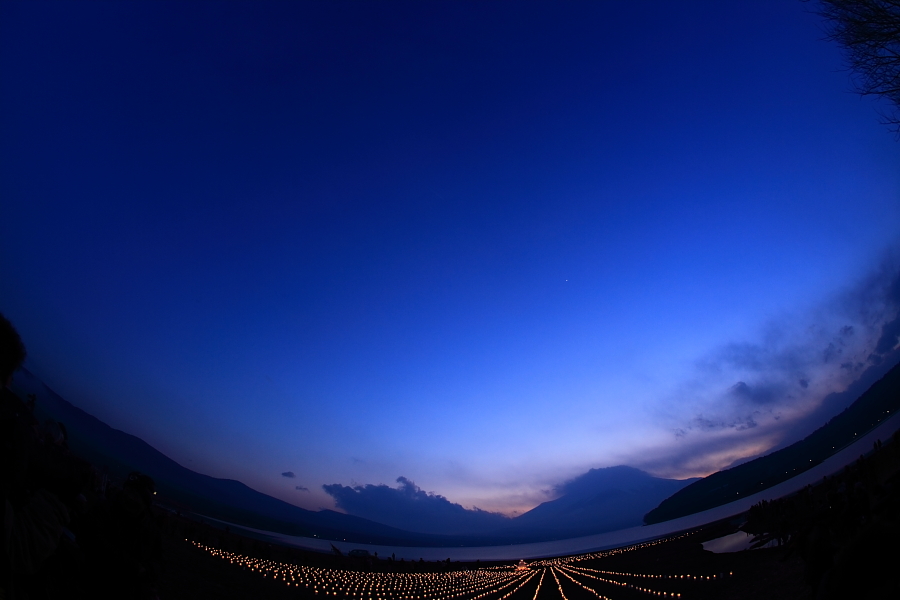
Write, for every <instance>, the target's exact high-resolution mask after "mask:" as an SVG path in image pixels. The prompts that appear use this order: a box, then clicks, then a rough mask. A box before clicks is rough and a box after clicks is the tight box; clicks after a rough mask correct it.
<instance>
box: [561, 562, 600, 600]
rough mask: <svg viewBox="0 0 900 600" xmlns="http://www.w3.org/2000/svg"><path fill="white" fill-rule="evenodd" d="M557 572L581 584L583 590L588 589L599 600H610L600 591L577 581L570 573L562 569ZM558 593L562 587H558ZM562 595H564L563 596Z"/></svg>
mask: <svg viewBox="0 0 900 600" xmlns="http://www.w3.org/2000/svg"><path fill="white" fill-rule="evenodd" d="M551 568H552V567H551ZM559 572H560V573H562V574H563V575H564V576H565V577H567V578H568V579H569V580H570V581H572V582H573V583H575V584H576V585H579V586H581V587H582V588H584V589H585V590H587V591H589V592H590V593H592V594H594V595H595V596H597V598H599V599H600V600H610V599H609V598H607V597H606V596H604V595H603V594H601V593H600V592H598V591H597V590H595V589H594V588H591V587H588V586H586V585H584V584H583V583H581V582H580V581H578V580H577V579H575V578H574V577H572V576H571V575H569V574H568V573H566V572H565V571H564V570H562V569H560V570H559ZM560 593H562V588H560ZM563 597H565V596H563Z"/></svg>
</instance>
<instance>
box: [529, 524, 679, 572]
mask: <svg viewBox="0 0 900 600" xmlns="http://www.w3.org/2000/svg"><path fill="white" fill-rule="evenodd" d="M693 534H694V532H687V533H682V534H681V535H677V536H672V537H667V538H660V539H658V540H653V541H652V542H643V543H641V544H633V545H631V546H624V547H622V548H615V549H613V550H603V551H601V552H591V553H590V554H577V555H575V556H561V557H558V558H548V559H544V560H541V561H538V562H535V563H532V564H534V565H537V566H541V567H553V566H559V565H568V564H570V563H573V562H581V561H583V560H597V559H599V558H607V557H610V556H616V555H618V554H625V553H627V552H634V551H635V550H643V549H644V548H652V547H653V546H658V545H660V544H665V543H667V542H672V541H675V540H680V539H681V538H685V537H688V536H689V535H693Z"/></svg>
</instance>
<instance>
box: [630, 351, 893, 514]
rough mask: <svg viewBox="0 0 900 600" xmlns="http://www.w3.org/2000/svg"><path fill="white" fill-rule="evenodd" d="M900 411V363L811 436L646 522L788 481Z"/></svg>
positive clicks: (679, 499) (696, 488)
mask: <svg viewBox="0 0 900 600" xmlns="http://www.w3.org/2000/svg"><path fill="white" fill-rule="evenodd" d="M898 410H900V364H898V365H896V366H894V368H893V369H891V370H890V371H888V373H887V374H886V375H885V376H884V377H882V378H881V379H879V380H878V381H877V382H875V383H874V384H873V385H872V386H871V387H870V388H869V389H868V390H867V391H866V392H864V393H863V394H862V395H861V396H860V397H859V398H858V399H857V400H856V401H855V402H853V404H851V405H850V406H848V407H847V408H846V409H844V411H843V412H841V413H840V414H839V415H837V416H835V417H834V418H833V419H831V420H830V421H828V423H826V424H825V425H824V426H822V427H820V428H819V429H817V430H816V431H814V432H813V433H811V434H810V435H808V436H807V437H806V438H804V439H802V440H800V441H799V442H796V443H795V444H791V445H790V446H788V447H786V448H782V449H781V450H778V451H777V452H773V453H771V454H767V455H766V456H762V457H760V458H757V459H755V460H752V461H750V462H747V463H744V464H742V465H738V466H737V467H733V468H731V469H726V470H724V471H719V472H717V473H713V474H712V475H709V476H708V477H704V478H703V479H701V480H699V481H696V482H694V483H692V484H691V485H689V486H687V487H685V488H684V489H682V490H680V491H678V492H677V493H675V494H674V495H672V496H671V497H670V498H667V499H666V500H664V501H663V502H661V503H660V505H659V506H657V507H656V508H654V509H653V510H651V511H650V512H648V513H647V514H646V516H645V517H644V522H645V523H646V524H648V525H649V524H652V523H660V522H662V521H668V520H669V519H675V518H678V517H683V516H685V515H690V514H693V513H696V512H700V511H702V510H707V509H709V508H714V507H716V506H721V505H722V504H726V503H728V502H731V501H732V500H737V499H738V498H741V497H744V496H749V495H751V494H755V493H756V492H760V491H762V490H765V489H766V488H769V487H772V486H773V485H776V484H778V483H781V482H782V481H786V480H788V479H790V478H791V477H793V476H795V475H798V474H800V473H802V472H804V471H806V470H807V469H809V468H811V467H813V466H815V465H817V464H819V463H820V462H822V461H823V460H824V459H826V458H828V457H829V456H831V455H832V454H834V453H835V452H837V451H838V450H840V449H841V448H843V447H844V446H846V445H847V444H850V443H852V442H853V441H854V440H855V439H856V437H857V436H859V435H862V434H863V433H865V432H866V431H869V430H870V429H872V428H873V427H875V426H876V425H877V424H878V423H880V422H881V421H882V420H883V419H885V418H886V417H888V416H889V415H890V414H894V413H895V412H896V411H898Z"/></svg>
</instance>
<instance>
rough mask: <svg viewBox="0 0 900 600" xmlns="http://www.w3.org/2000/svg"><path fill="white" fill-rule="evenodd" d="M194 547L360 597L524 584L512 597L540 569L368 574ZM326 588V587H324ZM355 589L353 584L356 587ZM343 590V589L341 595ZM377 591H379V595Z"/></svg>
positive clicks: (483, 592)
mask: <svg viewBox="0 0 900 600" xmlns="http://www.w3.org/2000/svg"><path fill="white" fill-rule="evenodd" d="M192 543H193V544H194V546H196V547H198V548H200V549H202V550H205V551H206V552H209V553H210V554H211V555H213V556H216V557H218V558H222V559H224V560H227V561H229V562H230V563H231V564H235V565H238V566H241V567H245V568H248V569H250V570H252V571H255V572H259V573H261V574H262V575H263V576H264V577H269V576H271V577H272V579H274V580H279V579H280V580H281V581H282V582H283V583H285V584H286V585H288V586H289V587H290V586H294V587H301V586H302V587H304V588H307V589H309V590H310V591H312V592H313V593H314V594H319V593H320V592H322V593H323V594H324V595H326V596H328V595H333V596H338V595H342V596H345V597H357V596H358V597H359V598H374V599H375V600H378V599H386V598H388V597H390V598H396V599H398V600H428V599H438V598H440V599H446V598H458V597H460V596H470V595H471V598H472V600H479V599H481V598H484V597H485V596H488V595H493V594H496V593H498V592H502V591H503V590H505V589H506V588H508V587H512V586H514V585H515V584H517V583H519V586H518V587H517V588H516V589H515V590H513V591H511V592H509V593H507V594H506V595H505V596H503V597H502V598H503V599H505V598H508V597H509V596H510V595H512V593H514V592H515V591H517V590H518V589H519V588H521V587H522V586H523V585H525V583H527V580H528V579H530V578H531V577H533V576H534V572H532V571H528V572H526V573H523V572H521V571H519V572H511V571H509V570H508V569H507V570H504V571H498V570H488V569H478V570H475V571H471V570H466V571H454V572H452V573H403V574H399V573H363V572H360V571H342V570H336V569H319V568H314V567H305V566H300V565H293V564H284V563H277V562H274V561H269V560H262V559H255V558H250V557H247V556H243V555H240V554H235V553H232V552H226V551H223V550H218V549H216V548H211V547H209V546H205V545H203V544H199V543H197V542H192ZM523 580H524V581H523ZM320 588H321V589H320ZM350 588H353V589H352V590H351V589H350ZM338 592H341V593H340V594H339V593H338ZM373 594H374V595H373Z"/></svg>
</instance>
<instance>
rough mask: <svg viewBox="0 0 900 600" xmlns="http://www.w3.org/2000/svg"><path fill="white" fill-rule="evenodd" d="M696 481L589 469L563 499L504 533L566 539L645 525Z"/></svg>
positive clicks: (634, 471)
mask: <svg viewBox="0 0 900 600" xmlns="http://www.w3.org/2000/svg"><path fill="white" fill-rule="evenodd" d="M696 480H697V479H696V478H694V479H684V480H678V479H661V478H659V477H653V476H652V475H650V474H648V473H645V472H644V471H641V470H640V469H635V468H633V467H627V466H624V465H620V466H617V467H607V468H603V469H591V470H590V471H588V472H587V473H584V474H583V475H580V476H579V477H576V478H575V479H573V480H572V481H569V482H567V483H566V484H564V485H563V486H562V490H561V491H562V492H563V494H562V495H561V496H560V497H559V498H557V499H555V500H550V501H548V502H544V503H542V504H540V505H539V506H536V507H535V508H533V509H531V510H530V511H528V512H526V513H524V514H522V515H520V516H518V517H516V518H515V519H513V520H512V523H511V524H510V525H509V527H508V528H507V530H506V531H508V532H509V534H512V535H515V533H517V532H521V533H522V534H524V533H525V532H528V533H530V534H531V535H535V534H536V533H538V532H539V533H540V535H541V537H542V538H543V539H566V538H571V537H578V536H584V535H593V534H596V533H605V532H607V531H615V530H617V529H624V528H626V527H637V526H639V525H641V524H642V522H643V516H644V514H645V513H646V511H647V510H649V509H650V508H652V507H653V506H656V505H657V504H658V503H659V502H660V501H662V500H663V499H665V498H668V497H669V496H671V495H672V494H674V493H676V492H677V491H678V490H680V489H682V488H684V487H685V486H687V485H690V484H691V483H693V482H694V481H696Z"/></svg>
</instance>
